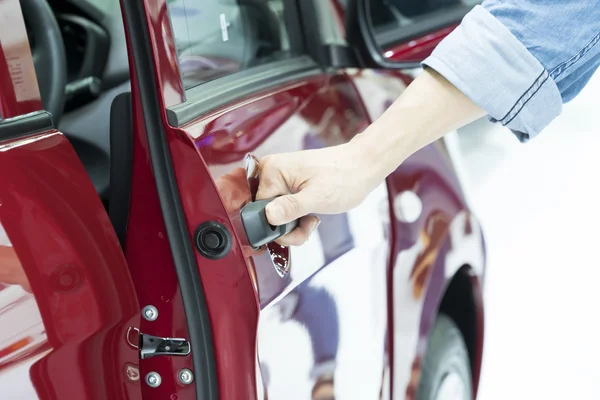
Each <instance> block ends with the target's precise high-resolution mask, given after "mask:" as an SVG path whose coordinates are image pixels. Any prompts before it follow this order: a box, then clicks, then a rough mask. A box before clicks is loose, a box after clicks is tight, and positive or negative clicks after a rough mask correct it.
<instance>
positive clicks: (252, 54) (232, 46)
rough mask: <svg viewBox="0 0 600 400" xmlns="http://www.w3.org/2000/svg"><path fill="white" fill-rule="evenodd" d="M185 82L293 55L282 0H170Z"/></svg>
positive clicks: (192, 82)
mask: <svg viewBox="0 0 600 400" xmlns="http://www.w3.org/2000/svg"><path fill="white" fill-rule="evenodd" d="M167 4H168V8H169V15H170V18H171V24H172V27H173V32H174V34H175V42H176V46H177V54H178V58H179V67H180V70H181V75H182V80H183V83H184V87H185V88H186V89H187V88H190V87H192V86H195V85H198V84H200V83H202V82H206V81H209V80H212V79H215V78H218V77H221V76H224V75H227V74H230V73H233V72H236V71H239V70H242V69H247V68H251V67H252V66H254V65H257V64H262V63H265V62H268V61H273V60H277V59H281V58H284V57H287V56H289V55H290V53H291V51H290V44H289V42H290V41H289V35H288V30H287V29H286V24H285V22H284V0H168V1H167Z"/></svg>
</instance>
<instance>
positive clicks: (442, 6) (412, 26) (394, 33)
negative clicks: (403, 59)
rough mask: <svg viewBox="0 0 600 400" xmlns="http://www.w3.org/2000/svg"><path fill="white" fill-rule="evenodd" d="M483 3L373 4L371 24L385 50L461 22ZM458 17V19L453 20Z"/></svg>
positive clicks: (391, 0) (385, 0) (399, 0)
mask: <svg viewBox="0 0 600 400" xmlns="http://www.w3.org/2000/svg"><path fill="white" fill-rule="evenodd" d="M479 3H481V0H371V1H370V9H371V20H372V23H373V26H374V29H375V33H376V35H377V36H378V43H379V44H380V45H382V46H383V47H385V46H389V45H393V44H395V42H396V43H397V42H400V41H403V40H406V39H409V38H410V37H411V36H418V35H420V34H422V33H426V31H427V30H434V29H436V28H440V27H441V26H440V25H444V24H445V25H448V23H447V22H446V21H451V20H453V19H454V20H455V22H459V21H460V19H461V17H462V16H463V15H464V14H465V13H466V12H467V11H468V10H470V9H471V8H472V7H473V6H475V5H476V4H479ZM453 16H456V18H453Z"/></svg>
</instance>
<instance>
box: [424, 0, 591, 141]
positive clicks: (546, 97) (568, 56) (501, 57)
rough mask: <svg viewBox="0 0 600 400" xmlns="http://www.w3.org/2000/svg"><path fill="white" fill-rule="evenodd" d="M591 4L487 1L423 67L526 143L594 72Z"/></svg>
mask: <svg viewBox="0 0 600 400" xmlns="http://www.w3.org/2000/svg"><path fill="white" fill-rule="evenodd" d="M599 40H600V4H599V3H598V2H597V1H596V0H593V1H591V0H562V1H556V0H486V1H484V2H483V4H482V5H481V6H476V7H475V8H474V9H473V10H472V11H471V12H470V13H469V14H467V15H466V16H465V18H464V19H463V21H462V23H461V24H460V26H459V27H458V28H456V29H455V30H454V31H453V32H452V33H451V34H450V35H448V37H447V38H446V39H444V40H443V41H442V42H441V43H440V44H439V45H438V46H437V48H436V49H435V50H434V51H433V53H432V54H431V56H430V57H428V58H427V59H426V60H425V61H424V62H423V65H424V66H428V67H430V68H432V69H434V70H436V71H437V72H438V73H440V74H441V75H442V76H444V77H445V78H446V79H448V81H450V82H451V83H452V84H453V85H454V86H456V87H457V88H458V89H459V90H460V91H461V92H463V93H464V94H465V95H466V96H468V97H469V98H470V99H471V100H473V101H474V102H475V103H476V104H478V105H479V106H480V107H482V108H483V109H484V110H485V111H486V112H487V113H488V114H489V118H490V120H492V121H493V122H498V123H501V124H502V125H504V126H506V127H508V128H509V129H511V130H512V131H513V132H514V133H515V134H516V135H517V137H518V138H519V139H520V140H521V141H523V142H525V141H527V140H529V139H530V138H532V137H534V136H535V135H537V134H538V133H539V132H540V131H541V130H542V129H544V128H545V127H546V126H547V125H548V124H549V123H550V122H551V121H552V120H553V119H554V118H555V117H556V116H557V115H559V114H560V112H561V110H562V104H563V103H566V102H567V101H569V100H571V99H573V98H574V97H575V96H576V95H577V94H578V93H579V92H580V91H581V89H583V87H584V86H585V85H586V84H587V82H588V81H589V79H590V78H591V76H592V75H593V73H594V71H595V70H596V68H597V67H598V65H599V64H600V45H599V44H598V41H599Z"/></svg>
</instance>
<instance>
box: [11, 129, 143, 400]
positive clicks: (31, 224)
mask: <svg viewBox="0 0 600 400" xmlns="http://www.w3.org/2000/svg"><path fill="white" fill-rule="evenodd" d="M0 169H1V170H2V171H3V173H2V175H1V176H0V199H1V200H0V204H1V207H0V219H1V220H2V225H3V227H4V229H5V230H6V232H7V234H8V236H9V238H10V240H11V242H12V245H13V246H14V249H15V250H16V252H17V255H18V257H19V260H20V263H21V265H22V267H23V269H24V271H25V273H26V275H27V278H28V281H29V284H30V286H31V290H32V292H33V294H34V295H35V299H36V301H37V305H38V308H39V314H40V316H41V322H42V323H43V328H44V332H45V333H44V334H45V336H46V340H47V346H48V348H49V349H50V350H51V351H50V352H45V353H42V354H38V356H36V357H35V358H33V356H34V354H31V355H30V356H29V357H26V358H25V359H24V360H22V362H21V363H20V364H15V365H13V366H12V367H11V368H12V370H13V371H20V372H18V373H16V376H18V377H19V379H17V380H15V381H14V382H12V383H9V384H8V385H11V384H12V385H17V386H14V387H12V388H11V389H14V390H15V392H19V391H25V392H27V391H28V390H29V392H32V389H33V390H35V392H36V393H37V395H38V396H40V397H42V398H44V399H84V398H85V399H98V400H100V399H107V398H115V399H122V398H127V399H140V398H141V388H140V382H139V381H136V380H131V379H130V378H128V375H127V374H126V370H127V366H134V367H136V366H137V358H138V357H137V351H136V350H135V349H134V348H132V347H131V346H129V345H128V344H127V342H126V340H125V334H126V332H127V330H128V328H129V327H130V326H135V325H137V324H138V319H139V311H140V310H139V305H138V302H137V299H136V297H135V292H134V288H133V284H132V281H131V277H130V275H129V272H128V270H127V265H126V262H125V258H124V256H123V253H122V252H121V250H120V246H119V243H118V240H117V238H116V235H115V233H114V231H113V229H112V226H111V224H110V221H109V219H108V216H107V214H106V212H105V211H104V208H103V206H102V203H101V202H100V199H99V198H98V195H97V194H96V192H95V189H94V187H93V185H92V184H91V182H90V181H89V178H88V177H87V174H86V173H85V171H84V169H83V167H82V165H81V162H80V161H79V159H78V157H77V155H76V154H75V152H74V151H73V149H72V148H71V145H70V144H69V142H68V140H67V139H66V138H65V137H64V136H63V135H62V134H61V133H60V132H57V131H52V132H46V133H42V134H37V135H35V136H30V137H26V138H23V139H18V140H14V141H11V142H3V143H2V144H0ZM5 290H7V289H5ZM30 316H31V315H30ZM0 325H1V326H2V327H3V329H15V330H16V331H15V334H19V333H20V332H19V329H20V328H19V321H18V320H17V321H2V315H0ZM22 328H27V327H22ZM2 345H4V343H2V344H0V346H2ZM40 357H41V358H40ZM5 384H7V383H5ZM9 388H10V386H9ZM3 390H6V386H3ZM0 395H2V393H0Z"/></svg>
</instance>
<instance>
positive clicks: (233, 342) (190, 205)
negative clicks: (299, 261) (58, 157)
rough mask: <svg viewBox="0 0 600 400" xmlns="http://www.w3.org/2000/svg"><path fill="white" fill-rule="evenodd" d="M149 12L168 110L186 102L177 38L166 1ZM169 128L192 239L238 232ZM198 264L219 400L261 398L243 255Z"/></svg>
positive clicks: (185, 142)
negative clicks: (209, 225)
mask: <svg viewBox="0 0 600 400" xmlns="http://www.w3.org/2000/svg"><path fill="white" fill-rule="evenodd" d="M144 7H145V12H146V16H147V21H148V29H149V33H150V40H151V42H152V50H153V52H152V54H153V57H154V62H155V66H156V75H155V79H156V82H157V87H158V92H159V94H160V96H159V102H160V108H161V109H162V110H165V109H166V107H167V106H170V105H173V104H178V103H181V102H182V101H183V99H184V95H183V86H182V83H181V78H180V74H179V67H178V63H177V54H176V51H175V47H174V39H173V35H172V31H171V28H170V23H169V19H168V13H167V8H166V2H165V1H164V0H156V1H144ZM132 61H133V62H135V60H132ZM130 65H131V66H133V63H131V64H130ZM134 80H135V79H134V78H133V79H132V81H134ZM132 93H133V103H134V109H137V110H138V112H139V114H138V117H137V118H136V120H137V121H139V124H138V125H136V131H138V132H137V134H140V132H142V133H143V134H145V132H144V131H143V130H141V127H142V126H143V125H140V124H141V123H142V120H141V109H140V108H139V97H138V96H136V93H137V91H136V90H133V92H132ZM162 117H163V120H164V121H166V111H163V116H162ZM164 128H165V132H166V135H167V141H168V144H169V147H170V149H171V154H172V159H173V167H174V170H175V174H176V177H177V183H178V187H179V190H180V196H181V200H182V203H183V208H184V213H185V217H186V220H187V225H188V227H189V229H190V232H189V235H190V240H192V237H193V233H194V230H195V228H196V226H197V225H199V224H200V223H202V222H204V221H208V220H213V221H218V222H221V223H223V224H225V225H226V226H227V227H228V228H229V229H230V230H231V231H233V227H232V226H231V224H230V222H229V218H228V215H227V212H226V210H225V208H224V206H223V202H222V201H221V198H220V197H219V194H218V192H217V190H216V188H215V184H214V182H213V180H212V178H211V176H210V174H208V172H207V170H206V166H205V164H204V162H203V161H202V159H201V158H199V157H198V154H197V151H196V149H195V147H194V144H193V143H192V141H191V140H189V138H188V137H187V135H186V134H185V132H184V131H182V130H180V129H175V128H172V127H170V126H169V125H168V124H167V123H165V127H164ZM196 261H197V264H198V268H199V271H200V276H201V279H202V285H203V287H204V291H205V294H206V300H207V304H208V309H209V314H210V318H211V324H212V329H213V337H214V338H217V340H218V343H217V345H215V357H216V363H217V374H218V376H219V377H220V379H219V396H220V398H221V399H225V400H227V399H231V400H238V399H242V398H243V399H249V400H250V399H253V398H255V395H256V375H255V354H256V349H255V345H256V338H255V332H256V324H257V319H258V305H257V302H256V301H254V302H249V301H248V299H256V296H255V293H254V286H253V283H252V279H251V277H250V274H249V272H248V270H247V268H246V263H245V259H244V256H243V251H242V249H241V247H240V246H239V242H238V241H236V243H235V244H234V246H233V248H232V250H231V251H230V253H229V254H228V255H227V256H226V257H224V258H222V259H220V260H214V261H213V260H207V259H205V258H203V257H202V256H201V255H200V254H199V253H196ZM161 386H162V385H161Z"/></svg>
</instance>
